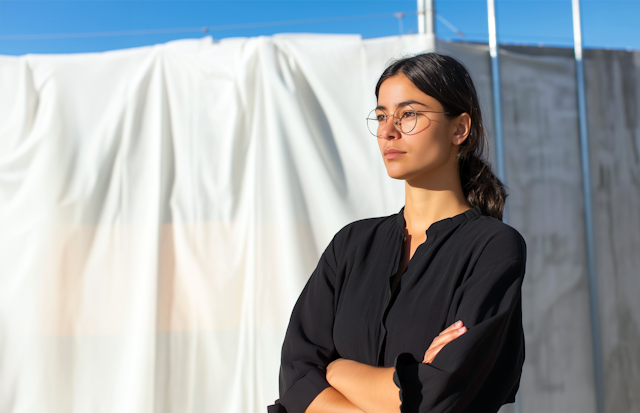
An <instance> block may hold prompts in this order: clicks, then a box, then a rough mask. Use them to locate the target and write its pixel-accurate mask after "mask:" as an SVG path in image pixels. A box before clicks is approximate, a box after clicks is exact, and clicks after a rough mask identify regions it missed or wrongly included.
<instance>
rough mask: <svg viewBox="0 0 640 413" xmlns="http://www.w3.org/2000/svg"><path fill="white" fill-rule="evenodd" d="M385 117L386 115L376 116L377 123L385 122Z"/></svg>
mask: <svg viewBox="0 0 640 413" xmlns="http://www.w3.org/2000/svg"><path fill="white" fill-rule="evenodd" d="M386 117H387V116H386V115H378V116H377V118H378V122H384V121H385V119H386Z"/></svg>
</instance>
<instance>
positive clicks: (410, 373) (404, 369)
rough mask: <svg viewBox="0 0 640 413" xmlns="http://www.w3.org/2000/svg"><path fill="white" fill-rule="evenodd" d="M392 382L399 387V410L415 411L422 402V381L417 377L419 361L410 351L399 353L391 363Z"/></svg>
mask: <svg viewBox="0 0 640 413" xmlns="http://www.w3.org/2000/svg"><path fill="white" fill-rule="evenodd" d="M393 364H394V367H395V372H394V373H393V382H394V383H395V384H396V386H398V388H399V389H400V402H401V403H402V404H401V405H400V411H402V412H417V411H419V408H420V403H421V402H422V383H421V381H420V377H419V367H420V364H421V363H420V362H419V361H418V360H416V359H415V357H414V356H413V354H411V353H401V354H399V355H398V356H397V357H396V359H395V362H394V363H393Z"/></svg>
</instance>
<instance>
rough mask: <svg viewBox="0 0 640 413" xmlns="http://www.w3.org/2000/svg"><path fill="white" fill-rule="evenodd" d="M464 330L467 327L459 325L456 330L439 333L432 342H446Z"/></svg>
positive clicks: (465, 330)
mask: <svg viewBox="0 0 640 413" xmlns="http://www.w3.org/2000/svg"><path fill="white" fill-rule="evenodd" d="M466 332H467V327H460V328H458V329H456V330H452V331H449V332H448V333H441V334H440V335H439V336H438V337H436V338H434V339H433V343H436V344H440V343H443V342H444V343H448V342H450V341H452V340H454V339H455V338H457V337H459V336H461V335H462V334H464V333H466Z"/></svg>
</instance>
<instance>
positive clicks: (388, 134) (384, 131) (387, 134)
mask: <svg viewBox="0 0 640 413" xmlns="http://www.w3.org/2000/svg"><path fill="white" fill-rule="evenodd" d="M393 122H394V119H393V118H388V119H387V122H386V123H385V124H384V125H382V127H381V128H380V129H379V132H380V136H378V138H379V139H397V138H399V137H400V132H398V129H396V126H395V125H394V124H393Z"/></svg>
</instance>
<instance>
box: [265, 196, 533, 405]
mask: <svg viewBox="0 0 640 413" xmlns="http://www.w3.org/2000/svg"><path fill="white" fill-rule="evenodd" d="M403 212H404V208H403V209H402V210H400V212H399V213H398V214H394V215H391V216H388V217H382V218H371V219H365V220H361V221H356V222H353V223H351V224H349V225H347V226H345V227H344V228H343V229H342V230H340V231H339V232H338V233H337V234H336V235H335V237H334V238H333V240H332V241H331V243H330V244H329V246H328V247H327V249H326V250H325V251H324V253H323V254H322V256H321V257H320V261H319V262H318V266H317V267H316V269H315V271H314V272H313V274H312V275H311V277H310V278H309V281H308V282H307V284H306V286H305V288H304V290H303V291H302V293H301V294H300V297H299V299H298V301H297V303H296V305H295V307H294V309H293V313H292V315H291V320H290V322H289V327H288V329H287V333H286V336H285V339H284V344H283V346H282V361H281V367H280V399H279V400H277V401H276V403H275V405H273V406H270V407H269V411H270V412H289V413H299V412H303V411H304V410H305V409H306V408H307V406H308V405H309V404H310V403H311V402H312V401H313V399H314V398H315V397H316V396H317V395H318V393H320V392H321V391H322V390H324V389H325V388H326V387H328V386H329V383H328V382H327V380H326V367H327V365H328V364H329V363H330V362H331V361H333V360H335V359H337V358H345V359H351V360H355V361H358V362H361V363H365V364H368V365H371V366H382V367H391V366H394V367H395V373H394V382H395V383H396V385H397V386H398V388H399V389H400V390H399V392H400V400H401V401H402V406H401V410H402V411H403V412H441V411H456V412H459V411H471V412H487V411H488V412H495V411H497V410H498V409H499V408H500V406H502V405H503V404H505V403H512V402H513V401H514V399H515V394H516V391H517V390H518V386H519V383H520V375H521V372H522V364H523V362H524V356H525V349H524V333H523V330H522V310H521V308H522V306H521V290H520V289H521V285H522V281H523V278H524V273H525V261H526V244H525V241H524V239H523V238H522V236H521V235H520V233H518V231H516V230H515V229H514V228H512V227H510V226H509V225H507V224H504V223H503V222H501V221H499V220H497V219H495V218H493V217H490V216H486V215H483V214H482V212H481V210H480V207H475V208H472V209H470V210H468V211H466V212H464V213H462V214H459V215H456V216H454V217H452V218H447V219H443V220H441V221H438V222H435V223H433V224H432V225H431V226H430V227H429V229H428V230H427V240H426V241H425V242H424V243H423V244H421V245H420V246H419V247H418V249H417V250H416V251H415V253H414V255H413V257H412V258H411V260H410V261H409V265H408V266H407V268H406V270H405V272H404V273H403V274H402V277H401V279H400V283H399V285H398V287H397V288H396V290H395V292H394V293H393V295H392V293H391V284H392V280H393V277H394V275H395V273H396V272H397V269H398V266H399V263H400V259H401V258H402V250H403V242H404V228H405V223H404V213H403ZM458 320H462V321H463V323H464V325H465V326H466V327H467V329H468V330H467V332H465V333H464V334H462V335H461V336H460V337H458V338H456V339H455V340H453V341H452V342H450V343H449V344H447V345H446V346H444V347H443V348H442V350H441V351H440V352H439V353H438V355H437V356H436V357H435V359H434V360H433V362H431V363H430V364H423V363H422V360H423V358H424V354H425V351H426V350H427V349H428V348H429V345H430V344H431V342H432V341H433V339H434V338H435V337H436V336H437V335H438V334H440V332H441V331H442V330H444V329H445V328H447V327H448V326H450V325H451V324H453V323H454V322H456V321H458Z"/></svg>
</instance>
